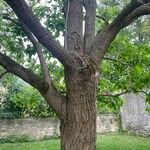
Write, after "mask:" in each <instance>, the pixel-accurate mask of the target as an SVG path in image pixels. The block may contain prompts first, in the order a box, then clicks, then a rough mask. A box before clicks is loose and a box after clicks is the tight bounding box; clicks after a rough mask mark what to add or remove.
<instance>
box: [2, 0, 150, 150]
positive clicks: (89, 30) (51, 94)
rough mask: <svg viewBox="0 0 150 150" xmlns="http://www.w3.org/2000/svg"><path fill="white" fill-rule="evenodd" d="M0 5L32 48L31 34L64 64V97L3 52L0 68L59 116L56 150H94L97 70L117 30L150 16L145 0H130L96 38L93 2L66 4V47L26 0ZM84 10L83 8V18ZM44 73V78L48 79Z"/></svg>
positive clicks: (74, 0)
mask: <svg viewBox="0 0 150 150" xmlns="http://www.w3.org/2000/svg"><path fill="white" fill-rule="evenodd" d="M4 1H5V2H6V3H7V4H8V5H10V7H11V8H12V9H13V10H14V12H15V13H16V15H17V17H18V19H19V21H20V22H21V23H22V24H23V26H25V27H27V32H28V33H29V32H31V33H29V34H28V33H27V32H26V31H25V32H26V34H27V36H28V38H29V39H30V40H31V42H32V43H33V45H34V46H35V47H36V48H39V47H38V46H39V45H37V41H35V39H33V36H32V34H34V36H35V38H36V39H37V40H38V41H39V43H41V44H42V46H44V47H46V48H47V49H48V50H49V52H51V54H52V55H53V56H54V57H55V58H57V59H58V60H59V61H60V62H61V63H62V64H63V65H64V67H65V80H66V87H67V96H66V98H64V97H62V96H61V95H60V94H59V93H58V92H57V90H56V89H55V87H54V86H53V84H51V81H48V80H47V78H45V79H41V78H39V77H37V76H36V75H35V74H34V73H32V72H30V71H29V70H28V69H25V68H24V67H22V66H21V65H19V64H17V63H16V62H15V61H13V60H12V59H10V58H9V57H8V56H6V55H4V54H2V53H0V65H2V66H3V67H4V68H5V69H6V70H7V71H8V72H11V73H13V74H15V75H17V76H18V77H20V78H22V79H23V80H25V81H26V82H28V83H29V84H30V85H32V86H34V87H35V88H37V89H38V90H39V91H40V92H41V94H42V96H43V97H44V98H45V100H47V102H48V103H49V105H50V106H51V107H52V108H53V109H54V111H55V112H56V113H57V114H58V117H59V118H60V120H61V128H60V130H61V150H95V149H96V106H95V103H96V85H97V79H98V76H99V72H98V67H97V66H98V64H99V63H100V62H101V61H102V59H103V57H104V55H105V53H106V51H107V49H108V47H109V45H110V44H111V42H112V41H113V40H114V39H115V37H116V35H117V34H118V32H119V31H120V30H121V29H122V28H124V27H126V26H127V25H128V24H130V23H131V22H133V21H134V20H135V19H136V18H138V17H139V16H141V15H146V14H150V4H149V3H150V0H143V1H142V0H140V1H138V0H131V2H130V3H129V4H128V5H127V6H126V7H125V8H124V9H123V10H122V11H121V12H120V13H119V14H118V16H117V17H116V18H115V19H114V21H112V23H111V24H108V25H107V26H106V27H105V28H104V29H103V30H102V32H98V33H97V34H96V35H95V16H96V14H95V13H96V0H66V1H65V6H64V9H65V10H64V12H65V19H66V26H65V28H66V29H65V47H62V46H60V45H59V43H58V42H56V40H54V38H53V37H52V34H51V33H49V32H48V31H47V30H46V29H45V28H44V27H43V26H42V25H41V24H40V22H39V20H38V18H37V17H36V16H35V15H34V14H33V12H32V10H31V8H30V7H29V6H28V5H27V4H26V2H25V0H4ZM83 7H84V8H85V10H86V15H85V20H84V17H83V15H84V13H83ZM83 21H85V30H84V31H85V33H83ZM37 50H38V53H39V57H40V58H42V59H41V64H44V65H43V69H44V68H45V66H46V65H45V62H44V60H43V56H42V54H41V50H39V49H37ZM41 56H42V57H41ZM43 62H44V63H43ZM44 70H45V69H44ZM47 72H48V71H46V73H45V77H47V76H48V75H47V74H48V73H47ZM47 81H48V82H49V84H47ZM47 85H48V86H47Z"/></svg>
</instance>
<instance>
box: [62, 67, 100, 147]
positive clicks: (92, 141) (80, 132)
mask: <svg viewBox="0 0 150 150" xmlns="http://www.w3.org/2000/svg"><path fill="white" fill-rule="evenodd" d="M66 70H67V71H66V72H65V75H66V84H67V91H68V95H67V101H66V112H67V115H66V118H65V119H64V120H61V128H60V129H61V150H95V149H96V105H95V103H96V84H97V76H96V74H98V72H97V73H96V69H95V68H94V67H92V65H91V66H90V67H89V66H87V67H86V68H84V69H82V70H69V69H66Z"/></svg>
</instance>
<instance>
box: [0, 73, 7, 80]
mask: <svg viewBox="0 0 150 150" xmlns="http://www.w3.org/2000/svg"><path fill="white" fill-rule="evenodd" d="M6 73H8V71H4V72H2V73H1V74H0V79H1V78H2V77H3V76H4V75H5V74H6Z"/></svg>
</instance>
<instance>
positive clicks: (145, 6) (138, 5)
mask: <svg viewBox="0 0 150 150" xmlns="http://www.w3.org/2000/svg"><path fill="white" fill-rule="evenodd" d="M149 3H150V0H141V1H140V0H131V2H130V3H129V4H128V5H127V6H126V7H125V8H124V9H123V10H122V11H121V12H120V13H119V14H118V16H117V17H116V18H115V19H114V20H113V22H112V23H111V24H110V25H108V26H107V27H106V28H105V29H104V30H103V31H101V32H98V33H97V35H96V36H95V38H94V40H93V43H92V46H91V48H90V49H91V52H90V54H91V55H92V56H93V58H95V60H96V61H98V62H101V61H102V59H103V56H104V55H105V53H106V50H107V49H108V47H109V46H110V44H111V42H112V41H113V40H114V39H115V37H116V35H117V34H118V33H119V31H120V30H121V29H123V28H124V27H126V26H127V25H129V24H130V23H131V22H133V21H134V20H135V19H137V18H138V17H140V16H142V15H147V14H150V4H149Z"/></svg>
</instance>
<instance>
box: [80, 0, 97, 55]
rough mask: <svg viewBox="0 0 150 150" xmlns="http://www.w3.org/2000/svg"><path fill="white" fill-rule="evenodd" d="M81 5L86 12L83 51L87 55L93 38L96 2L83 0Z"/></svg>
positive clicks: (94, 0)
mask: <svg viewBox="0 0 150 150" xmlns="http://www.w3.org/2000/svg"><path fill="white" fill-rule="evenodd" d="M83 4H84V7H85V10H86V15H85V33H84V50H85V52H86V53H89V51H90V46H91V41H92V39H93V37H94V36H95V16H96V0H84V1H83Z"/></svg>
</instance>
